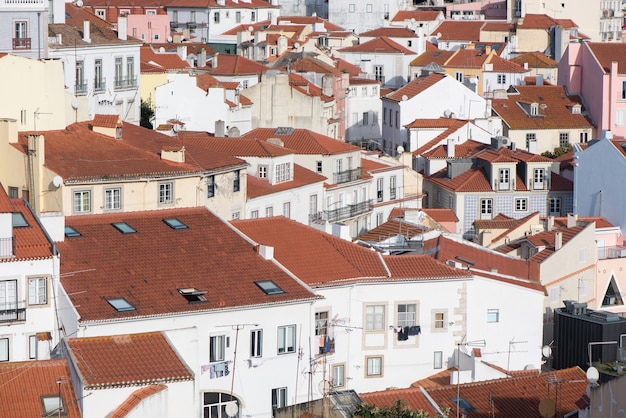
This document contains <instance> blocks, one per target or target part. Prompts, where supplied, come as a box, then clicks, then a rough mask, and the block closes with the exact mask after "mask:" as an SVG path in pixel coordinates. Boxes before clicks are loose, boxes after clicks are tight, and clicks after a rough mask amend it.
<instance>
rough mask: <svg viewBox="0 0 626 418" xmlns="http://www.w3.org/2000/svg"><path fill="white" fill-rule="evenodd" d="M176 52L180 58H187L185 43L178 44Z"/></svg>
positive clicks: (184, 59)
mask: <svg viewBox="0 0 626 418" xmlns="http://www.w3.org/2000/svg"><path fill="white" fill-rule="evenodd" d="M176 53H177V54H178V56H179V57H180V59H181V60H183V61H186V60H187V45H178V46H177V47H176Z"/></svg>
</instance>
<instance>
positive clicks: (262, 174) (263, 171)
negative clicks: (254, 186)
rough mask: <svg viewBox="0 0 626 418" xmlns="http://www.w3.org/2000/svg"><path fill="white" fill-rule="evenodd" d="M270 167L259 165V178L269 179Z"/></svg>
mask: <svg viewBox="0 0 626 418" xmlns="http://www.w3.org/2000/svg"><path fill="white" fill-rule="evenodd" d="M267 173H268V167H267V165H259V166H258V167H257V177H258V178H260V179H267Z"/></svg>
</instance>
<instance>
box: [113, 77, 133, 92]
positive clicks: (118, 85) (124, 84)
mask: <svg viewBox="0 0 626 418" xmlns="http://www.w3.org/2000/svg"><path fill="white" fill-rule="evenodd" d="M114 86H115V90H123V89H132V88H135V87H137V77H118V78H115V83H114Z"/></svg>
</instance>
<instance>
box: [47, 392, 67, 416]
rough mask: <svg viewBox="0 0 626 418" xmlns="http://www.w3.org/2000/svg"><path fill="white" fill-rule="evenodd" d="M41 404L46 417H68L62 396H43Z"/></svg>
mask: <svg viewBox="0 0 626 418" xmlns="http://www.w3.org/2000/svg"><path fill="white" fill-rule="evenodd" d="M41 403H42V404H43V411H44V416H46V417H48V416H58V415H63V416H65V415H66V412H65V406H63V399H61V397H60V396H54V395H52V396H42V397H41Z"/></svg>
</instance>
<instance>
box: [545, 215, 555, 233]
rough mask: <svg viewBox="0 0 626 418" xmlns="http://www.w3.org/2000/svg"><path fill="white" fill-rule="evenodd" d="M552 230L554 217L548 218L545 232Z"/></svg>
mask: <svg viewBox="0 0 626 418" xmlns="http://www.w3.org/2000/svg"><path fill="white" fill-rule="evenodd" d="M553 229H554V216H548V223H547V225H546V230H547V231H552V230H553Z"/></svg>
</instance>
